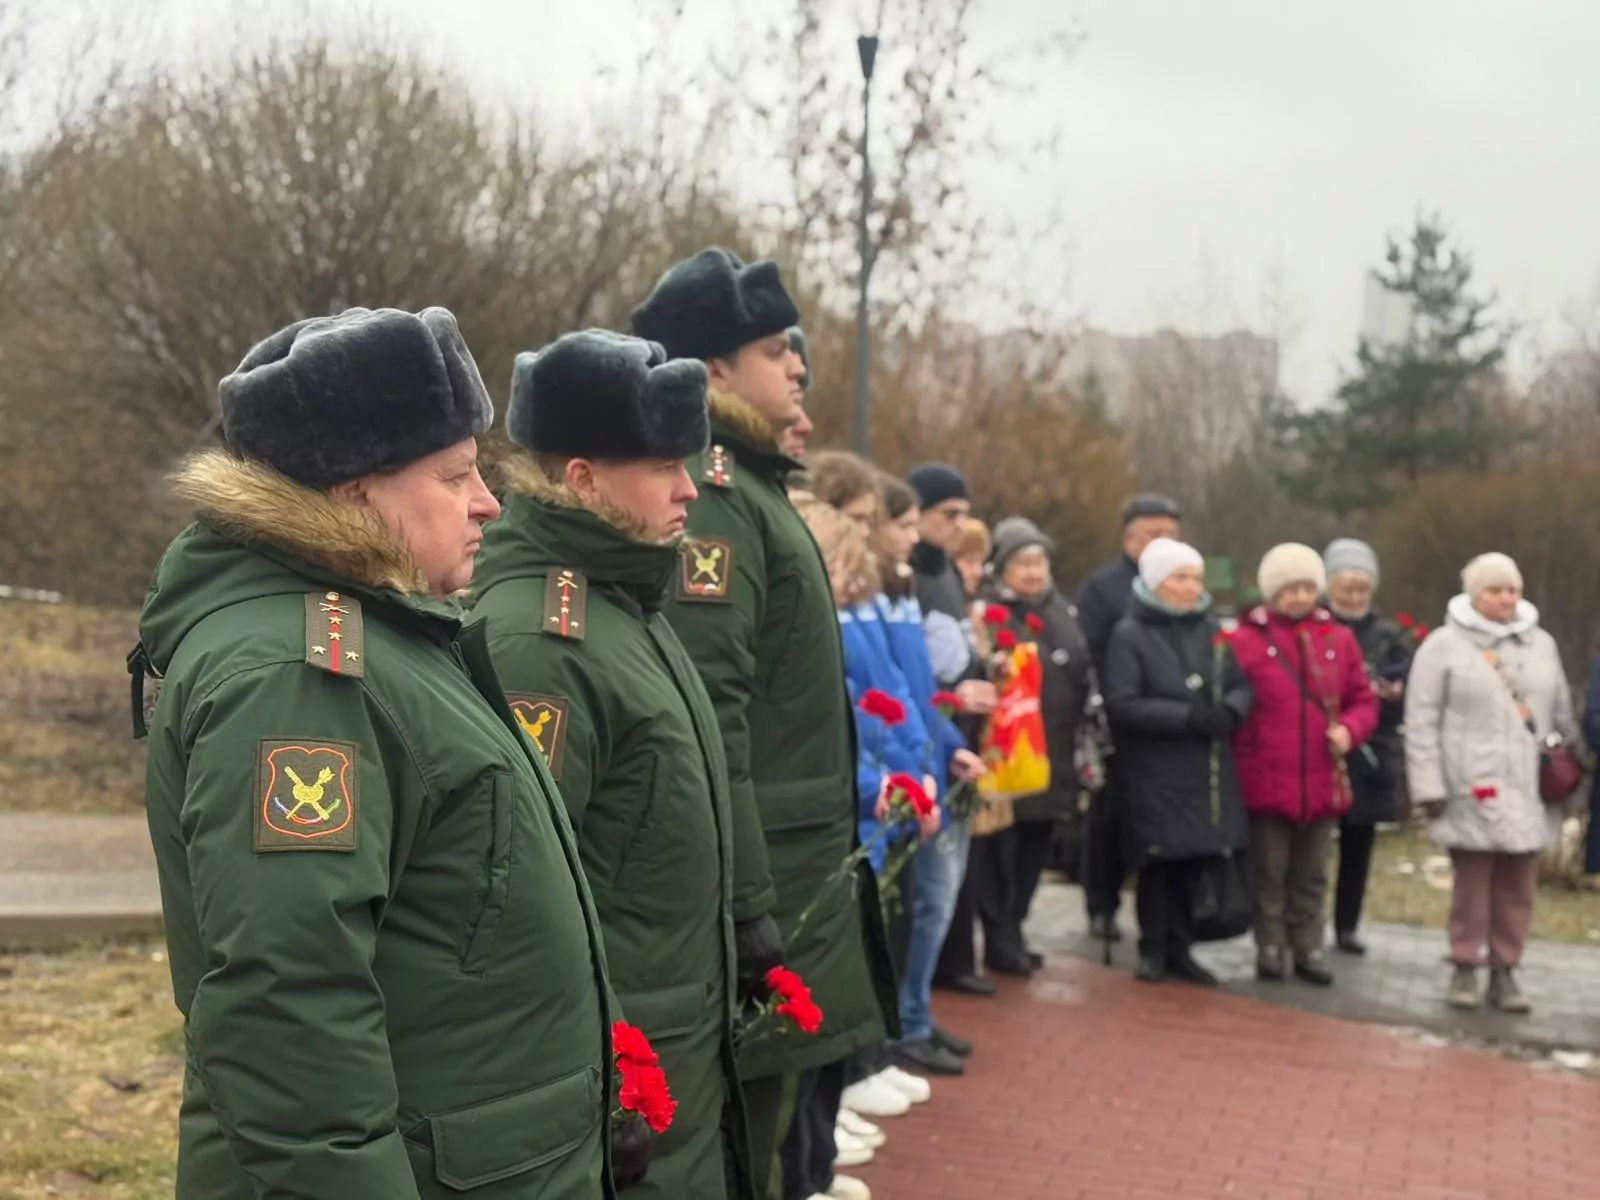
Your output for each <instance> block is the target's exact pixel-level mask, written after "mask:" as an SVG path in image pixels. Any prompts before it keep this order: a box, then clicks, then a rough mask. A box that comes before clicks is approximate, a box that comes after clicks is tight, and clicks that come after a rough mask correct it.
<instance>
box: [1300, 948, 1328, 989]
mask: <svg viewBox="0 0 1600 1200" xmlns="http://www.w3.org/2000/svg"><path fill="white" fill-rule="evenodd" d="M1294 975H1295V978H1296V979H1299V980H1300V981H1302V982H1303V983H1309V984H1311V985H1312V986H1313V987H1331V986H1332V984H1333V972H1332V971H1330V970H1328V968H1327V967H1326V966H1325V965H1324V964H1323V961H1322V951H1320V950H1313V951H1311V952H1310V953H1309V954H1296V955H1295V956H1294Z"/></svg>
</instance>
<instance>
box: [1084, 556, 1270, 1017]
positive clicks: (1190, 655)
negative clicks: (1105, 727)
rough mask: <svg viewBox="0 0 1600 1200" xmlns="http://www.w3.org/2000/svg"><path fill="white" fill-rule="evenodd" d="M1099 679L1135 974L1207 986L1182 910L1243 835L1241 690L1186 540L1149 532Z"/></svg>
mask: <svg viewBox="0 0 1600 1200" xmlns="http://www.w3.org/2000/svg"><path fill="white" fill-rule="evenodd" d="M1104 686H1105V698H1106V716H1107V717H1108V718H1109V719H1110V722H1111V731H1112V734H1113V736H1114V737H1115V739H1116V745H1117V754H1118V756H1119V757H1120V758H1121V760H1122V761H1121V764H1120V768H1121V772H1122V774H1121V780H1120V782H1121V787H1122V791H1121V793H1120V796H1119V799H1120V801H1121V803H1122V804H1123V806H1124V812H1123V819H1124V827H1125V828H1126V829H1127V831H1128V848H1129V852H1130V864H1129V865H1131V866H1132V867H1134V868H1135V869H1136V870H1137V871H1138V873H1139V892H1138V906H1139V970H1138V977H1139V978H1140V979H1142V980H1144V981H1145V982H1147V983H1159V982H1160V981H1161V980H1163V979H1166V978H1167V977H1168V976H1169V975H1172V976H1175V977H1177V978H1179V979H1184V980H1187V981H1189V982H1190V983H1198V984H1203V985H1206V986H1215V985H1216V983H1217V979H1216V976H1214V975H1212V974H1211V972H1210V971H1207V970H1206V969H1205V968H1204V967H1203V966H1201V965H1200V964H1199V963H1198V962H1196V961H1195V959H1194V956H1193V955H1192V954H1190V952H1189V947H1190V945H1191V944H1192V942H1193V937H1192V935H1191V933H1190V922H1189V918H1190V910H1191V905H1192V902H1193V896H1194V892H1195V889H1196V885H1197V883H1198V877H1199V873H1200V871H1201V869H1203V868H1204V866H1205V865H1206V863H1207V860H1209V859H1212V858H1215V857H1217V856H1220V855H1223V854H1228V853H1232V852H1233V851H1236V850H1242V849H1243V848H1244V846H1245V843H1246V841H1247V840H1248V829H1247V827H1246V824H1245V815H1244V805H1243V802H1242V800H1241V799H1240V795H1239V779H1238V775H1237V772H1236V771H1235V768H1234V759H1233V749H1232V747H1231V746H1230V745H1229V743H1228V735H1229V734H1231V733H1232V732H1233V731H1234V730H1236V729H1237V728H1238V727H1239V726H1240V725H1241V724H1242V723H1243V722H1244V719H1245V717H1246V716H1248V715H1249V712H1250V705H1251V690H1250V684H1249V681H1248V680H1247V679H1246V678H1245V676H1244V673H1243V671H1241V670H1240V669H1239V666H1238V663H1237V662H1236V661H1235V660H1234V657H1233V654H1232V653H1231V652H1230V651H1229V650H1228V648H1227V646H1226V644H1225V642H1224V640H1223V638H1222V633H1221V629H1220V627H1219V626H1218V624H1217V620H1216V618H1215V617H1214V616H1213V615H1212V613H1211V597H1210V596H1209V595H1207V593H1206V586H1205V562H1204V559H1202V558H1201V556H1200V553H1199V551H1197V550H1195V549H1194V548H1193V547H1192V546H1186V545H1184V544H1183V543H1182V542H1178V541H1174V540H1172V539H1170V538H1157V539H1156V540H1155V541H1153V542H1151V543H1150V544H1149V545H1148V546H1147V547H1146V548H1145V550H1144V552H1143V553H1142V554H1141V555H1140V556H1139V577H1138V578H1137V579H1136V580H1134V584H1133V604H1132V607H1131V609H1130V610H1129V614H1128V615H1127V616H1126V617H1124V618H1123V619H1122V620H1121V621H1120V622H1119V623H1118V624H1117V626H1116V628H1115V629H1114V630H1113V631H1112V634H1111V641H1110V643H1109V645H1108V646H1107V649H1106V678H1105V681H1104Z"/></svg>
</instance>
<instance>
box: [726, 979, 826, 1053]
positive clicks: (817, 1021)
mask: <svg viewBox="0 0 1600 1200" xmlns="http://www.w3.org/2000/svg"><path fill="white" fill-rule="evenodd" d="M766 983H767V998H766V999H765V1000H764V1001H762V1002H761V1004H760V1005H759V1006H758V1007H757V1008H756V1011H755V1015H754V1016H752V1017H751V1018H750V1019H749V1020H748V1021H746V1022H745V1026H744V1036H745V1039H746V1041H748V1040H749V1039H750V1038H751V1037H752V1036H753V1035H754V1034H755V1033H757V1032H758V1031H760V1030H761V1027H762V1026H763V1025H765V1024H768V1023H770V1022H771V1021H773V1020H776V1019H777V1018H779V1017H785V1018H787V1019H788V1020H789V1021H791V1022H793V1024H794V1027H795V1028H796V1029H798V1030H799V1031H800V1032H801V1033H804V1034H814V1033H816V1032H817V1031H818V1030H819V1029H821V1028H822V1009H820V1008H818V1007H817V1002H816V1001H815V1000H813V999H812V998H811V989H810V988H808V987H807V986H806V981H805V980H804V979H802V978H800V976H799V975H798V974H796V973H795V972H794V971H791V970H789V968H788V967H773V968H772V970H770V971H768V972H767V975H766Z"/></svg>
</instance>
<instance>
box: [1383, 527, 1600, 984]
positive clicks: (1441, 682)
mask: <svg viewBox="0 0 1600 1200" xmlns="http://www.w3.org/2000/svg"><path fill="white" fill-rule="evenodd" d="M1461 583H1462V591H1461V594H1460V595H1458V596H1456V597H1455V599H1453V600H1451V601H1450V605H1449V608H1448V610H1447V612H1446V617H1445V622H1444V624H1443V625H1442V626H1441V627H1440V628H1439V629H1437V630H1435V631H1434V632H1433V633H1432V634H1431V635H1429V637H1428V639H1427V641H1425V642H1424V643H1423V644H1422V648H1421V649H1420V650H1418V651H1417V656H1416V661H1415V662H1414V663H1413V665H1412V668H1411V678H1410V681H1409V683H1408V685H1407V689H1406V709H1405V717H1406V721H1405V724H1406V778H1407V781H1408V783H1409V785H1410V789H1411V798H1412V800H1413V801H1414V802H1415V803H1416V804H1417V805H1418V806H1419V807H1420V808H1421V809H1422V811H1423V812H1424V813H1425V814H1427V816H1428V817H1429V818H1430V820H1431V821H1432V825H1431V827H1430V832H1431V833H1432V835H1433V838H1434V840H1435V841H1436V842H1438V843H1439V844H1440V845H1441V846H1444V847H1446V848H1447V849H1448V850H1449V851H1450V859H1451V863H1452V865H1453V866H1454V867H1455V882H1454V885H1453V888H1452V890H1451V896H1450V957H1451V959H1452V961H1453V962H1454V963H1455V974H1454V977H1453V978H1452V980H1451V983H1450V991H1449V1000H1450V1003H1451V1004H1452V1005H1454V1006H1456V1007H1457V1008H1474V1007H1476V1006H1477V1004H1478V990H1477V970H1478V968H1479V967H1480V966H1482V965H1483V963H1484V944H1485V943H1487V944H1488V951H1489V953H1488V965H1489V987H1488V995H1487V999H1488V1001H1489V1003H1490V1004H1493V1005H1495V1006H1496V1007H1497V1008H1500V1009H1502V1010H1503V1011H1506V1012H1527V1011H1528V1008H1529V1004H1528V999H1527V997H1526V996H1524V995H1523V993H1522V990H1521V989H1520V988H1519V987H1518V986H1517V981H1516V978H1515V975H1514V974H1513V972H1514V971H1515V969H1516V967H1517V964H1518V963H1519V962H1521V960H1522V950H1523V946H1524V944H1525V943H1526V942H1527V939H1528V928H1529V926H1530V924H1531V923H1532V920H1533V901H1534V894H1535V891H1536V889H1537V886H1538V880H1539V852H1540V851H1541V850H1542V849H1544V847H1545V846H1546V845H1547V844H1549V842H1550V841H1551V839H1552V838H1553V837H1554V835H1555V833H1556V831H1557V828H1558V826H1559V820H1560V816H1559V813H1558V812H1557V811H1555V810H1552V809H1551V808H1550V807H1549V806H1547V805H1546V804H1545V803H1544V801H1543V800H1542V799H1541V797H1540V780H1539V775H1540V750H1541V747H1542V746H1544V745H1546V741H1547V739H1548V738H1550V737H1551V736H1552V735H1555V736H1556V737H1559V738H1561V739H1565V740H1566V741H1567V742H1569V743H1570V742H1573V741H1575V740H1576V739H1577V736H1578V729H1577V725H1576V722H1575V721H1574V719H1573V713H1572V693H1571V692H1570V691H1569V690H1568V688H1567V675H1566V671H1565V669H1564V668H1563V667H1562V665H1561V655H1560V653H1559V651H1558V650H1557V649H1556V643H1555V639H1554V638H1552V637H1551V636H1550V635H1549V634H1548V633H1546V632H1545V631H1544V630H1543V629H1541V628H1539V610H1538V609H1536V608H1535V607H1534V606H1533V605H1532V604H1530V603H1528V601H1527V600H1525V599H1523V596H1522V573H1521V572H1520V571H1518V570H1517V564H1516V563H1514V562H1513V561H1512V560H1511V559H1509V558H1507V557H1506V556H1505V555H1504V554H1484V555H1481V556H1479V557H1478V558H1475V559H1473V560H1472V561H1471V562H1470V563H1468V564H1467V566H1466V569H1465V570H1464V571H1462V573H1461Z"/></svg>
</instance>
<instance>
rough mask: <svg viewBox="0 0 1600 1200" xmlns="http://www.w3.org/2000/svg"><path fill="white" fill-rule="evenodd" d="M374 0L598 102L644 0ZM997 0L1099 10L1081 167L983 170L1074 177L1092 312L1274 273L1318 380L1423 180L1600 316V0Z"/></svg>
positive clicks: (1306, 365)
mask: <svg viewBox="0 0 1600 1200" xmlns="http://www.w3.org/2000/svg"><path fill="white" fill-rule="evenodd" d="M194 3H195V5H196V8H197V9H198V8H199V7H200V5H199V0H194ZM736 3H737V4H739V5H742V6H744V7H745V8H759V7H761V6H763V5H775V6H777V7H778V8H779V9H780V10H782V9H783V8H784V7H785V6H786V0H685V16H684V20H685V23H686V27H685V35H686V39H687V40H688V41H689V42H690V44H694V43H697V42H699V43H705V44H713V43H715V44H719V45H721V46H723V47H726V46H727V44H728V39H729V37H730V36H731V31H732V30H733V29H734V28H735V26H736V22H735V21H734V20H733V17H732V13H733V11H734V8H735V4H736ZM369 4H370V7H371V8H372V9H374V10H375V11H377V12H380V13H383V14H386V15H388V16H389V17H390V18H391V19H392V20H393V21H394V22H395V24H396V25H397V26H399V27H400V28H402V29H414V30H415V31H417V32H418V33H419V34H421V35H422V36H423V37H425V38H426V39H427V40H428V42H429V43H430V44H434V45H437V46H439V47H441V48H442V49H444V50H445V51H446V52H447V53H449V54H450V55H452V56H454V57H455V58H456V59H457V60H458V61H459V62H460V63H461V65H462V66H463V67H464V68H465V69H466V70H467V71H469V72H470V73H472V74H473V75H474V76H475V77H477V78H478V79H480V80H481V81H482V83H483V84H484V86H486V87H491V88H511V89H515V90H517V91H518V92H522V93H525V94H529V95H532V96H534V97H536V98H537V99H538V100H539V102H540V103H541V104H542V105H544V106H545V107H546V108H547V109H549V110H550V111H551V112H552V113H558V114H563V115H565V116H569V117H572V118H574V119H576V118H577V117H578V116H579V115H580V114H581V113H582V111H583V110H584V108H585V107H586V105H587V104H589V102H590V98H591V97H592V96H593V95H594V92H595V82H594V72H595V70H596V69H597V68H598V67H599V66H601V65H603V64H620V63H622V62H624V61H626V59H627V57H628V55H629V54H630V53H631V52H632V50H633V49H634V44H635V36H636V33H637V31H636V28H635V26H634V21H633V12H634V9H633V5H632V3H631V0H561V2H559V3H558V2H554V0H452V2H451V3H439V2H438V0H369ZM204 7H206V8H210V7H211V6H210V5H205V6H204ZM864 7H871V6H870V5H864ZM313 9H314V10H315V6H313ZM213 11H214V10H213ZM841 11H842V12H843V13H844V14H847V15H848V14H849V13H850V12H851V11H852V0H843V2H842V4H841ZM983 11H984V14H985V15H984V16H983V18H982V22H983V23H982V38H983V40H984V41H985V42H986V43H987V44H989V45H991V46H999V45H1002V44H1006V43H1010V42H1014V41H1015V40H1017V39H1018V38H1026V37H1028V36H1029V35H1031V34H1036V33H1037V32H1038V30H1040V29H1042V28H1045V27H1054V26H1057V25H1059V24H1060V22H1061V19H1062V16H1063V15H1066V14H1073V15H1075V16H1076V17H1077V19H1078V21H1079V22H1080V24H1081V26H1082V28H1083V30H1084V32H1085V33H1086V35H1087V40H1086V41H1085V42H1084V44H1083V46H1082V48H1081V50H1080V51H1079V52H1078V54H1077V56H1076V58H1075V59H1074V60H1073V61H1072V62H1071V63H1070V64H1069V65H1067V66H1066V67H1064V68H1058V69H1056V70H1054V71H1052V72H1051V73H1050V74H1049V76H1048V77H1040V78H1039V79H1038V80H1037V83H1038V86H1039V94H1038V96H1037V98H1036V99H1035V101H1034V102H1033V103H1032V104H1030V105H1027V106H1024V107H1022V108H1019V111H1018V113H1017V114H1016V116H1017V120H1019V121H1023V122H1034V123H1039V122H1043V121H1046V120H1049V119H1059V120H1060V121H1061V123H1062V125H1063V127H1064V129H1065V132H1066V135H1067V138H1066V142H1065V145H1064V147H1063V154H1062V158H1061V163H1060V166H1059V168H1058V170H1057V171H1055V172H1053V174H1056V175H1058V176H1059V177H1058V178H1054V179H1051V180H1040V179H1038V178H1034V179H1032V180H1031V181H1030V183H1029V184H1028V186H1027V187H1018V186H1016V183H1015V181H1014V180H1011V179H1008V178H1007V177H1006V176H1005V175H1004V173H1001V174H998V175H993V174H989V173H984V174H983V175H982V176H980V177H979V178H978V179H977V181H976V182H977V186H978V188H979V191H980V194H981V195H982V197H983V200H984V203H985V204H986V205H988V206H990V207H992V208H993V209H994V210H995V211H996V212H1006V211H1013V212H1015V211H1021V212H1024V213H1027V212H1043V211H1046V209H1047V208H1048V206H1049V205H1050V204H1051V203H1052V202H1054V201H1056V200H1057V199H1058V198H1059V200H1060V202H1061V203H1062V204H1063V206H1064V212H1065V214H1066V216H1065V219H1066V222H1067V226H1068V228H1067V230H1066V233H1067V235H1068V237H1069V239H1070V243H1071V247H1072V253H1071V256H1070V275H1069V277H1068V278H1067V279H1064V280H1061V281H1059V286H1061V287H1063V288H1065V295H1066V297H1067V299H1068V301H1069V303H1070V306H1071V308H1072V309H1073V310H1075V311H1077V312H1080V313H1081V314H1082V315H1083V316H1084V317H1085V318H1086V319H1087V320H1089V321H1090V322H1091V323H1093V324H1095V325H1097V326H1100V327H1104V328H1109V329H1113V330H1116V331H1119V332H1132V331H1137V330H1140V329H1144V328H1149V327H1151V326H1152V325H1154V324H1157V323H1160V322H1163V321H1166V322H1171V323H1181V324H1190V325H1194V326H1205V325H1213V326H1214V325H1218V324H1229V323H1233V322H1234V321H1235V320H1237V321H1239V322H1252V323H1256V324H1263V323H1268V324H1270V323H1273V321H1274V319H1275V318H1274V317H1273V316H1272V314H1271V313H1270V312H1267V311H1264V310H1263V306H1262V305H1261V304H1260V302H1259V296H1260V293H1261V291H1262V285H1263V280H1264V279H1265V278H1266V277H1267V276H1268V275H1269V274H1274V275H1276V277H1277V278H1278V279H1279V280H1280V283H1281V286H1282V290H1283V291H1284V292H1285V293H1286V294H1287V297H1288V298H1289V299H1290V300H1291V301H1292V307H1293V310H1294V313H1295V316H1296V317H1297V320H1296V322H1294V324H1295V325H1296V326H1297V336H1296V337H1295V338H1294V340H1293V343H1292V345H1291V346H1290V347H1289V349H1290V351H1291V353H1290V357H1289V358H1288V360H1287V362H1286V364H1285V367H1286V374H1287V380H1286V382H1288V383H1289V384H1290V385H1291V386H1292V387H1293V388H1294V389H1295V390H1296V391H1297V392H1299V393H1300V394H1301V396H1302V397H1303V398H1305V399H1314V398H1315V397H1316V395H1317V394H1318V393H1322V392H1325V391H1326V390H1327V389H1328V388H1329V387H1331V385H1332V384H1333V382H1334V380H1335V378H1336V372H1337V368H1338V367H1339V366H1340V365H1341V364H1344V363H1347V362H1348V361H1349V360H1350V357H1351V353H1352V350H1353V346H1354V338H1355V334H1356V330H1357V327H1358V323H1359V320H1360V314H1361V296H1362V275H1363V272H1364V271H1365V270H1366V268H1367V267H1369V266H1371V265H1373V264H1374V263H1375V262H1376V261H1377V259H1378V257H1379V255H1380V253H1381V251H1382V247H1383V238H1384V235H1385V234H1386V233H1387V232H1389V231H1390V230H1394V229H1399V228H1401V227H1403V226H1404V225H1405V224H1406V223H1407V222H1408V221H1409V220H1410V218H1411V217H1412V215H1413V213H1414V212H1416V211H1417V209H1418V207H1419V206H1424V207H1427V208H1430V209H1434V208H1436V209H1438V210H1440V211H1442V212H1443V213H1444V214H1445V215H1446V217H1447V218H1448V219H1449V221H1450V223H1451V225H1452V227H1453V228H1454V230H1455V231H1456V232H1457V233H1458V234H1459V235H1460V237H1461V238H1462V240H1463V243H1464V244H1465V245H1466V246H1467V247H1468V248H1469V249H1470V250H1471V251H1472V252H1473V254H1474V256H1475V258H1476V261H1477V264H1478V267H1479V270H1480V276H1481V278H1482V279H1483V280H1484V281H1485V282H1487V283H1489V284H1492V285H1493V286H1495V287H1496V288H1497V289H1498V290H1499V291H1500V293H1501V295H1502V296H1503V297H1504V301H1505V310H1506V313H1507V315H1510V316H1515V317H1517V318H1519V319H1521V320H1523V321H1525V322H1528V323H1531V324H1534V325H1537V326H1540V327H1542V328H1543V329H1545V330H1546V331H1547V334H1548V336H1550V337H1556V336H1559V335H1560V333H1561V332H1562V329H1563V325H1562V322H1563V320H1564V317H1565V314H1566V312H1567V311H1568V310H1569V308H1570V306H1572V305H1574V304H1579V303H1581V302H1583V301H1584V300H1585V299H1586V298H1587V299H1588V308H1587V311H1588V312H1589V313H1590V319H1591V321H1593V322H1595V323H1596V324H1600V314H1597V313H1596V311H1595V303H1594V288H1595V285H1596V283H1597V281H1600V204H1597V199H1600V81H1597V75H1596V70H1597V68H1596V67H1595V61H1594V53H1595V48H1596V47H1597V46H1600V3H1595V0H1521V2H1519V3H1512V2H1511V0H1503V2H1499V3H1491V2H1487V0H1343V2H1341V3H1339V4H1313V3H1310V2H1308V0H1306V2H1302V0H1076V2H1074V0H1065V2H1063V3H1041V2H1039V0H989V2H988V3H987V4H986V5H984V6H983ZM855 32H856V30H855V29H853V28H851V27H850V22H849V21H848V20H845V21H843V22H841V23H840V24H838V25H837V26H836V27H835V28H833V29H832V30H830V33H829V36H830V38H831V39H833V40H835V41H836V42H837V45H838V51H839V53H840V54H841V55H842V56H845V58H846V59H847V60H848V61H851V62H852V63H853V60H854V46H853V44H852V43H851V38H852V37H853V35H854V33H855ZM975 304H976V306H977V307H978V309H979V311H978V312H977V313H976V314H975V315H978V316H982V315H984V314H983V312H982V308H983V301H982V298H981V297H978V298H975Z"/></svg>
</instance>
